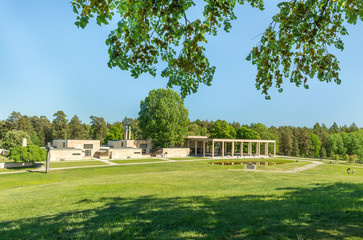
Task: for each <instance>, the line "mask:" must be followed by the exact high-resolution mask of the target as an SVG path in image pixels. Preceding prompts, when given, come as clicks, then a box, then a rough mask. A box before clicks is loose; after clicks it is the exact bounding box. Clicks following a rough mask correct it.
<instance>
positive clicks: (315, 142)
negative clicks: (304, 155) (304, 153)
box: [310, 133, 321, 157]
mask: <svg viewBox="0 0 363 240" xmlns="http://www.w3.org/2000/svg"><path fill="white" fill-rule="evenodd" d="M310 139H311V145H312V152H313V153H314V157H320V149H321V143H320V141H319V138H318V136H317V135H316V134H314V133H311V134H310Z"/></svg>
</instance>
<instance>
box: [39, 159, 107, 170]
mask: <svg viewBox="0 0 363 240" xmlns="http://www.w3.org/2000/svg"><path fill="white" fill-rule="evenodd" d="M43 165H45V163H43ZM96 165H107V163H104V162H101V161H97V160H95V161H69V162H67V161H64V162H50V163H49V166H50V168H51V169H52V168H64V167H81V166H96Z"/></svg>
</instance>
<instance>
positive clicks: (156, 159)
mask: <svg viewBox="0 0 363 240" xmlns="http://www.w3.org/2000/svg"><path fill="white" fill-rule="evenodd" d="M160 161H165V160H163V159H158V158H140V159H124V160H110V162H114V163H141V162H160Z"/></svg>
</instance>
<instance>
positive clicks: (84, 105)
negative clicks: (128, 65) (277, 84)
mask: <svg viewBox="0 0 363 240" xmlns="http://www.w3.org/2000/svg"><path fill="white" fill-rule="evenodd" d="M266 2H267V4H266V10H265V11H263V12H261V11H259V10H256V9H252V8H251V7H250V6H248V5H246V6H240V7H238V8H237V11H236V15H237V17H238V19H237V21H235V22H233V27H232V30H231V32H230V33H224V32H223V31H220V33H219V36H217V37H215V38H210V40H209V42H208V44H207V54H208V57H209V59H210V62H211V63H212V64H213V65H215V66H217V70H216V73H215V77H214V80H213V82H212V86H210V87H207V86H201V87H200V88H199V91H198V92H197V93H196V94H194V95H191V96H188V97H187V98H186V99H185V106H186V107H187V108H188V109H189V117H190V119H191V120H195V119H197V118H199V119H202V120H217V119H224V120H227V121H229V122H232V121H238V122H240V123H246V124H249V123H256V122H261V123H264V124H266V125H267V126H272V125H273V126H280V125H294V126H308V127H312V126H313V125H314V123H316V122H319V123H325V124H327V125H328V126H330V125H332V123H333V122H334V121H336V122H337V123H338V125H344V124H347V125H348V126H349V125H350V124H351V123H352V122H355V123H356V124H357V125H358V126H359V127H363V107H362V106H363V88H362V86H363V74H362V68H363V58H362V56H363V48H362V39H363V31H362V30H363V24H362V23H361V22H360V23H359V24H357V25H349V26H348V30H349V34H350V35H349V36H348V37H345V38H344V39H343V40H344V42H345V50H344V51H343V52H342V53H340V52H339V53H338V54H337V56H338V58H339V60H340V62H341V73H340V76H341V79H342V84H341V85H340V86H337V85H336V84H335V83H330V84H327V83H322V82H319V81H317V80H310V89H309V90H305V89H303V88H297V87H295V86H294V85H293V84H290V83H289V82H288V81H287V82H285V83H284V85H283V87H284V92H283V93H277V91H275V89H273V90H272V91H271V97H272V100H269V101H267V100H265V99H264V96H263V95H261V94H260V92H259V91H257V90H256V89H255V75H256V68H255V66H252V65H251V63H250V62H247V61H246V60H245V57H246V56H247V55H248V52H249V51H250V49H251V48H252V47H253V46H254V45H256V43H257V42H258V41H259V40H258V38H254V37H255V36H256V35H258V34H259V33H261V32H263V30H264V29H265V28H266V26H268V24H269V23H270V21H271V17H272V15H273V14H274V13H275V11H276V7H275V4H276V1H266ZM273 2H275V3H273ZM75 17H76V16H75V14H74V13H73V12H72V8H71V4H70V1H60V0H53V1H49V0H34V1H28V0H17V1H14V0H2V1H0V22H1V27H0V89H1V91H0V119H6V118H7V117H8V116H9V114H10V113H11V112H12V111H19V112H21V113H22V114H27V115H30V116H32V115H38V116H40V115H45V116H47V117H48V118H49V119H50V120H52V119H53V116H52V115H53V113H55V112H56V111H58V110H63V111H64V112H65V113H66V114H67V116H68V118H69V119H70V118H71V117H72V116H73V115H74V114H77V115H78V116H79V117H80V118H81V120H82V121H84V122H86V123H88V122H89V121H90V120H89V116H91V115H95V116H102V117H104V118H105V119H106V121H109V122H115V121H120V120H122V119H123V118H124V117H125V116H128V117H133V118H135V117H137V116H138V112H139V105H140V101H141V100H142V99H144V98H145V97H146V96H147V94H148V92H149V91H150V90H152V89H155V88H163V87H165V85H166V82H167V80H166V79H163V78H161V77H159V76H157V77H156V78H153V77H151V76H149V75H144V76H143V77H141V78H139V79H133V78H132V77H130V74H129V73H128V72H123V71H121V70H119V69H116V68H115V69H109V68H108V67H107V61H108V54H107V46H106V45H105V40H106V37H107V36H108V34H109V32H110V31H111V30H112V29H113V26H102V27H99V26H98V25H97V24H96V23H95V22H94V21H93V22H91V23H90V24H89V25H88V26H87V27H86V29H84V30H82V29H77V27H76V26H75V25H74V21H75ZM334 52H335V51H334Z"/></svg>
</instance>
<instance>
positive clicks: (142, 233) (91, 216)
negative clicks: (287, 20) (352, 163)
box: [0, 161, 363, 239]
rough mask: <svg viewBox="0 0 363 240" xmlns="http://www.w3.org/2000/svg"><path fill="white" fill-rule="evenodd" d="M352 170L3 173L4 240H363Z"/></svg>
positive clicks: (134, 168) (162, 167)
mask: <svg viewBox="0 0 363 240" xmlns="http://www.w3.org/2000/svg"><path fill="white" fill-rule="evenodd" d="M301 163H302V162H298V163H286V164H296V166H300V165H301ZM279 165H284V164H279ZM269 167H274V166H269ZM346 168H347V167H346V166H339V165H334V164H323V165H319V166H318V167H316V168H313V169H310V170H307V171H304V172H299V173H296V174H293V173H278V172H253V171H230V169H229V168H228V166H221V165H211V164H209V161H196V162H174V163H160V164H145V165H129V166H126V165H124V166H112V167H102V168H87V169H71V170H57V171H51V173H50V174H45V173H18V174H11V175H0V182H1V184H0V202H1V204H2V211H0V236H1V237H0V238H1V239H363V212H362V211H363V201H362V199H363V184H362V183H363V169H362V172H360V170H357V173H356V174H355V175H348V174H346Z"/></svg>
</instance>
